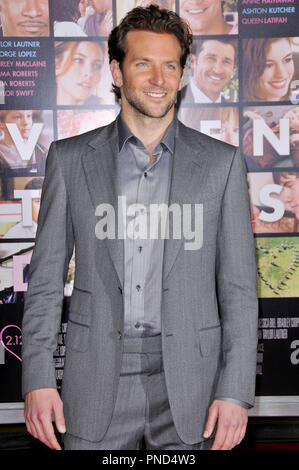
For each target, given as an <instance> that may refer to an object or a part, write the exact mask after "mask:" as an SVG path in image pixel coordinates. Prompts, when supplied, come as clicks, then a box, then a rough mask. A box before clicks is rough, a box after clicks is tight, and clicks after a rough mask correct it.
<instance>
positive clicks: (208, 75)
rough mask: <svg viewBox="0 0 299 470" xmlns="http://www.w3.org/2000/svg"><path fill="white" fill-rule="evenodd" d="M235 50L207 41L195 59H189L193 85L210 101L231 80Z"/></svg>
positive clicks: (216, 97)
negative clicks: (192, 72)
mask: <svg viewBox="0 0 299 470" xmlns="http://www.w3.org/2000/svg"><path fill="white" fill-rule="evenodd" d="M234 63H235V50H234V47H233V46H232V45H231V44H227V43H224V42H220V41H216V40H207V41H205V42H204V43H203V46H202V49H201V51H200V53H199V54H198V55H197V57H194V56H193V57H192V58H191V64H192V66H193V68H194V74H193V79H194V82H195V85H196V86H197V87H198V88H199V89H200V90H201V91H202V92H203V93H204V94H205V95H207V96H208V97H209V98H210V99H211V100H212V101H216V100H217V99H218V97H219V95H220V92H221V91H222V90H223V88H224V87H225V86H226V85H227V84H228V82H229V81H230V80H231V78H232V75H233V72H234Z"/></svg>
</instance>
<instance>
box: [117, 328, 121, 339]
mask: <svg viewBox="0 0 299 470" xmlns="http://www.w3.org/2000/svg"><path fill="white" fill-rule="evenodd" d="M117 338H118V339H121V331H119V330H118V332H117Z"/></svg>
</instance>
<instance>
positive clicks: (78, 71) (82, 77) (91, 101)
mask: <svg viewBox="0 0 299 470" xmlns="http://www.w3.org/2000/svg"><path fill="white" fill-rule="evenodd" d="M103 63H104V43H102V42H92V41H80V42H79V41H78V42H74V41H59V42H56V43H55V69H56V85H57V100H56V102H57V104H58V105H72V106H73V105H75V106H78V105H98V104H102V99H101V98H99V96H98V90H97V88H98V85H99V83H100V80H101V75H102V68H103Z"/></svg>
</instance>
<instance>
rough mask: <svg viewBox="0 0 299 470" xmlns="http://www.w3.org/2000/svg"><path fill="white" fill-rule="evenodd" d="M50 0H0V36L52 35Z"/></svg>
mask: <svg viewBox="0 0 299 470" xmlns="http://www.w3.org/2000/svg"><path fill="white" fill-rule="evenodd" d="M49 23H50V20H49V3H48V0H38V1H34V2H33V1H32V0H0V25H1V29H0V37H1V36H3V37H9V36H17V37H39V36H50V28H49Z"/></svg>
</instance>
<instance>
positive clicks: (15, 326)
mask: <svg viewBox="0 0 299 470" xmlns="http://www.w3.org/2000/svg"><path fill="white" fill-rule="evenodd" d="M11 327H12V328H17V330H19V331H20V332H21V333H22V330H21V328H20V327H18V326H17V325H6V326H5V327H4V328H2V330H1V332H0V341H1V343H2V346H3V347H4V349H6V350H7V351H8V352H9V353H10V354H12V355H13V356H15V357H16V358H17V359H18V360H19V361H21V362H22V359H21V358H20V356H18V355H17V354H16V353H14V352H13V351H12V350H11V349H9V348H8V347H7V346H6V344H5V343H4V341H3V333H4V331H5V330H7V328H11Z"/></svg>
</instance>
